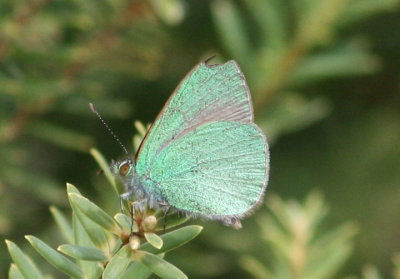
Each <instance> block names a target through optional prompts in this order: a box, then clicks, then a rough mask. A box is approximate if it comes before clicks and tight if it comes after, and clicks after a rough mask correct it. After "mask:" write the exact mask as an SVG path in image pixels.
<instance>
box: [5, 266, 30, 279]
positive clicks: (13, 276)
mask: <svg viewBox="0 0 400 279" xmlns="http://www.w3.org/2000/svg"><path fill="white" fill-rule="evenodd" d="M8 279H26V278H25V276H24V275H22V273H21V271H19V269H18V267H17V266H16V265H15V264H11V265H10V269H9V270H8Z"/></svg>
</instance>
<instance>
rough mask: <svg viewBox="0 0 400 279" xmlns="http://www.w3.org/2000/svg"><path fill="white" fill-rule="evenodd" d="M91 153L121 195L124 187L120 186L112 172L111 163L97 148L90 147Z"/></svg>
mask: <svg viewBox="0 0 400 279" xmlns="http://www.w3.org/2000/svg"><path fill="white" fill-rule="evenodd" d="M90 154H92V156H93V158H94V159H95V160H96V162H97V164H98V165H99V166H100V168H101V170H102V171H103V172H104V174H105V176H106V178H107V180H108V182H109V183H110V184H111V186H112V187H113V189H114V190H115V192H116V193H117V195H118V196H119V195H120V194H121V193H122V192H123V189H122V188H119V187H118V184H117V183H116V182H115V177H114V175H113V174H112V173H111V170H110V165H109V164H108V162H107V160H106V159H105V158H104V156H103V155H102V154H101V153H100V152H99V151H98V150H97V149H95V148H92V149H90Z"/></svg>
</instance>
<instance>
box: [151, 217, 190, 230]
mask: <svg viewBox="0 0 400 279" xmlns="http://www.w3.org/2000/svg"><path fill="white" fill-rule="evenodd" d="M160 220H161V221H160ZM188 220H190V217H188V216H180V215H179V214H171V215H167V216H165V217H164V218H161V219H159V222H158V223H157V227H156V231H163V230H164V229H165V230H168V229H171V228H174V227H176V226H179V225H182V224H184V223H186V222H187V221H188ZM164 226H165V228H164Z"/></svg>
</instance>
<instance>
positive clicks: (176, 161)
mask: <svg viewBox="0 0 400 279" xmlns="http://www.w3.org/2000/svg"><path fill="white" fill-rule="evenodd" d="M207 62H208V60H206V61H203V62H201V63H199V64H198V65H197V66H195V67H194V68H193V69H192V70H191V71H190V72H189V73H188V74H187V75H186V77H185V78H184V79H183V80H182V81H181V82H180V84H179V85H178V87H177V88H176V89H175V91H174V93H173V94H172V95H171V97H170V98H169V100H168V101H167V103H166V104H165V105H164V108H163V109H162V110H161V112H160V113H159V115H158V116H157V118H156V120H155V121H154V123H153V125H152V126H151V128H150V129H149V131H148V133H147V135H146V136H145V138H144V140H143V142H142V143H141V145H140V147H139V150H138V152H137V153H136V156H135V159H134V160H132V159H127V160H124V161H121V162H117V163H115V164H114V166H113V169H114V173H115V174H116V175H117V176H119V177H120V178H121V179H122V180H123V181H124V184H125V187H126V189H127V192H126V193H124V194H123V195H122V198H123V199H130V198H131V197H132V196H135V197H136V198H137V199H138V200H139V202H138V203H136V205H135V209H139V210H144V208H145V207H146V206H149V207H150V208H160V207H164V208H168V209H169V208H173V209H176V210H178V211H180V212H184V213H187V214H189V215H191V216H198V217H203V218H207V219H212V220H218V221H222V222H223V223H225V224H226V225H230V226H236V227H240V219H242V218H243V217H244V216H246V215H248V214H249V213H250V212H251V211H252V210H253V209H254V208H255V207H256V206H257V204H259V203H260V202H261V201H262V199H263V195H264V192H265V189H266V186H267V182H268V172H269V151H268V144H267V141H266V138H265V136H264V134H263V132H262V131H261V129H260V128H259V127H258V126H257V125H256V124H254V122H253V121H254V116H253V107H252V103H251V98H250V93H249V89H248V87H247V84H246V81H245V78H244V76H243V73H242V72H241V70H240V68H239V66H238V65H237V64H236V62H235V61H228V62H227V63H225V64H222V65H208V64H207Z"/></svg>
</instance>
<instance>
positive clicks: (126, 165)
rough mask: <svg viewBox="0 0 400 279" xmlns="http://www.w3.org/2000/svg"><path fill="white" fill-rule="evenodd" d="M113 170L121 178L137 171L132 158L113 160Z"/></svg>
mask: <svg viewBox="0 0 400 279" xmlns="http://www.w3.org/2000/svg"><path fill="white" fill-rule="evenodd" d="M112 171H113V173H114V174H115V175H117V176H119V177H121V178H124V177H127V176H131V175H133V174H134V173H135V164H134V162H133V161H132V159H130V158H129V159H125V160H123V161H117V162H113V164H112Z"/></svg>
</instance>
